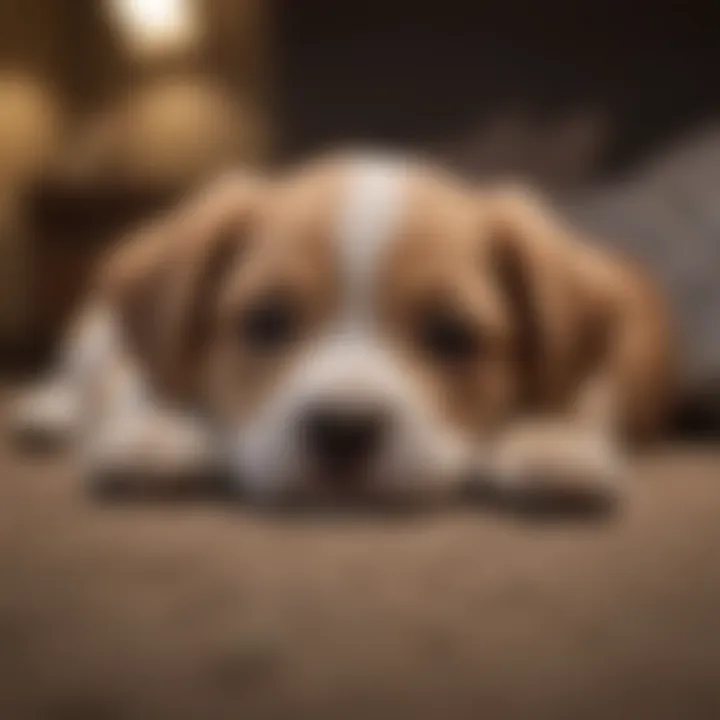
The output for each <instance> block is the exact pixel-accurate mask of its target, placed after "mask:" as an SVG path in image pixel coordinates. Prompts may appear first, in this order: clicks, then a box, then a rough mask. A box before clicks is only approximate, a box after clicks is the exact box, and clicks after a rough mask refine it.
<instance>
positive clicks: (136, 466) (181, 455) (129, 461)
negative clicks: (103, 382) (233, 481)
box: [84, 411, 219, 498]
mask: <svg viewBox="0 0 720 720" xmlns="http://www.w3.org/2000/svg"><path fill="white" fill-rule="evenodd" d="M213 449H214V448H213V443H212V440H211V438H210V436H209V434H208V433H207V431H206V430H205V428H202V427H200V426H199V424H197V423H194V422H192V421H190V420H189V419H187V418H177V417H173V416H170V415H165V414H163V413H160V412H150V411H148V412H147V413H143V414H142V415H140V416H138V417H132V418H131V417H125V418H116V419H115V420H114V421H112V422H111V423H109V424H108V425H107V426H105V427H103V428H102V429H100V431H99V432H97V433H96V434H95V435H94V436H93V438H92V440H91V441H90V442H89V443H88V445H87V447H86V448H85V453H84V460H85V477H86V483H87V485H88V486H89V488H90V490H91V491H93V492H94V493H96V494H98V495H100V496H103V497H112V498H119V497H125V498H129V497H139V498H151V497H159V498H169V497H176V496H179V495H183V496H185V495H192V496H195V495H200V494H205V493H206V492H208V491H209V489H210V486H211V485H213V487H214V482H215V480H216V479H217V477H218V473H219V468H217V467H216V465H217V461H216V455H215V453H214V452H213Z"/></svg>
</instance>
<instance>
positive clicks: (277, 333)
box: [107, 157, 571, 494]
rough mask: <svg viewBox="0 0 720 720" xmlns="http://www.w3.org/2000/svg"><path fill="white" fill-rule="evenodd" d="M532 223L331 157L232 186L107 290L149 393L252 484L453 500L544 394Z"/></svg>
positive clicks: (225, 184) (136, 253)
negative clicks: (157, 394)
mask: <svg viewBox="0 0 720 720" xmlns="http://www.w3.org/2000/svg"><path fill="white" fill-rule="evenodd" d="M534 215H537V213H534V211H533V210H532V208H531V207H530V206H529V205H528V203H526V202H525V201H524V200H522V199H520V200H518V199H517V198H511V199H510V200H508V198H507V197H492V196H490V195H486V196H482V195H478V193H476V192H474V191H473V190H471V189H469V188H467V187H465V186H463V185H462V184H460V183H458V182H456V181H454V180H452V179H450V178H447V177H445V176H443V175H442V174H441V173H439V172H438V171H436V170H434V169H429V168H425V167H419V166H415V165H413V164H411V163H408V162H405V161H402V160H385V159H375V158H365V157H360V158H357V157H352V158H336V159H333V160H331V161H329V162H323V163H320V164H318V165H314V166H312V167H305V168H302V169H300V170H299V171H297V172H294V173H291V174H288V175H285V176H283V177H282V178H281V179H275V180H272V181H269V180H259V179H255V178H248V177H244V176H236V177H229V178H226V179H224V180H223V181H221V182H220V183H219V184H218V185H217V186H215V187H213V188H210V189H209V190H208V191H206V192H205V193H204V194H203V195H202V196H201V197H199V198H198V199H196V200H195V201H194V202H192V203H189V205H187V206H185V207H184V208H183V209H182V210H180V211H179V212H177V213H175V214H174V215H173V216H172V217H169V218H165V219H163V220H162V221H161V222H160V223H159V224H158V225H157V227H156V228H154V229H152V230H151V231H149V234H148V236H147V237H143V238H140V239H138V240H137V241H136V242H135V243H133V245H132V246H131V247H129V248H127V249H125V250H123V252H122V253H121V254H120V255H119V256H118V257H117V258H116V259H115V260H114V261H113V262H111V263H110V266H109V275H108V276H107V277H108V278H109V279H108V280H107V284H108V286H109V287H111V288H112V292H113V293H114V302H115V304H116V306H117V307H118V308H119V312H120V313H121V321H122V325H123V327H124V329H125V331H126V333H127V337H128V341H129V342H130V343H131V346H132V349H133V351H134V353H135V355H136V356H137V357H138V358H139V359H140V360H141V362H142V364H143V366H144V368H145V370H146V372H147V373H148V374H149V376H150V378H151V382H152V384H153V385H154V386H155V387H157V388H159V389H161V390H162V392H164V393H165V394H166V395H167V396H168V397H172V398H174V399H176V400H179V401H182V402H187V403H190V404H192V405H194V406H196V407H200V408H202V409H203V411H204V412H205V413H206V414H207V415H208V417H209V418H210V419H211V421H212V422H214V423H215V424H216V426H217V428H218V431H219V433H221V434H222V436H223V438H224V440H225V443H226V449H227V451H228V453H229V455H230V457H231V459H232V462H233V464H234V466H235V468H236V470H237V474H238V478H239V480H240V481H241V482H242V483H243V484H244V485H245V487H247V488H250V489H253V490H255V491H257V492H261V493H267V494H275V493H278V492H284V491H286V490H303V489H305V490H307V489H325V490H332V491H335V492H342V493H346V494H355V493H358V494H365V493H371V494H374V493H377V494H384V493H389V494H394V493H399V494H403V493H406V492H408V491H410V492H414V491H416V490H422V491H428V490H431V491H434V490H440V489H447V488H450V487H452V486H453V485H455V484H456V483H457V482H458V481H460V480H462V479H463V476H464V474H465V473H466V472H468V471H470V470H471V469H472V466H473V464H474V463H475V462H476V461H477V460H478V459H479V458H478V457H477V454H478V452H479V448H480V447H481V446H482V441H483V440H484V439H486V438H488V437H489V436H490V435H491V434H492V433H493V431H494V430H495V429H496V428H497V427H498V426H499V424H500V423H502V421H503V420H504V419H505V418H506V417H507V416H508V415H509V414H510V413H512V412H513V411H514V409H515V408H517V406H518V404H519V403H521V402H526V401H529V400H530V399H531V398H532V397H533V396H536V395H537V393H538V392H543V391H544V390H546V389H547V386H548V385H551V384H552V378H551V377H549V376H547V373H545V371H544V370H543V368H549V367H554V366H555V363H554V362H553V360H552V358H550V357H549V354H548V353H549V349H550V347H551V346H552V347H555V346H556V345H557V346H561V345H562V338H557V340H556V341H553V342H552V343H550V344H548V343H545V341H544V338H545V336H546V335H547V334H548V333H550V334H552V326H553V325H554V324H557V315H558V313H560V314H562V313H563V312H567V307H566V305H567V304H563V303H562V302H559V298H558V293H560V292H562V288H563V287H564V286H565V284H566V283H565V281H564V278H561V277H559V276H557V277H553V270H552V269H545V265H546V264H547V263H545V258H543V257H536V255H537V253H535V254H534V251H533V250H532V247H534V246H535V244H534V238H531V236H532V235H534V234H537V233H538V232H540V233H542V231H543V217H542V214H540V215H538V216H537V217H535V216H534ZM545 230H546V234H547V235H549V236H550V235H554V228H549V227H548V228H546V229H545ZM541 244H542V243H541ZM549 245H552V242H550V243H549ZM545 252H547V251H545ZM558 252H561V251H560V250H558ZM550 265H552V263H550ZM548 273H549V274H548ZM570 305H571V304H570ZM556 334H557V333H556Z"/></svg>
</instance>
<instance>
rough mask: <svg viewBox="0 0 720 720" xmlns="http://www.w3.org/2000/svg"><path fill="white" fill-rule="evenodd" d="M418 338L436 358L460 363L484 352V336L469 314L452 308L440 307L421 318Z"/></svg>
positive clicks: (425, 352)
mask: <svg viewBox="0 0 720 720" xmlns="http://www.w3.org/2000/svg"><path fill="white" fill-rule="evenodd" d="M417 342H418V345H419V347H420V349H421V350H422V352H423V353H424V354H425V355H426V356H428V357H429V358H431V359H432V360H433V361H435V362H438V363H442V364H447V365H456V364H459V363H464V362H467V361H468V360H473V359H475V358H476V357H478V355H479V354H480V353H481V352H482V346H483V343H482V338H481V336H480V333H479V331H478V330H477V328H476V327H475V326H474V325H473V324H472V323H471V322H470V321H469V320H467V319H466V318H464V317H462V316H461V315H459V314H458V313H455V312H453V311H451V310H441V309H436V310H433V311H431V312H429V313H427V314H426V315H425V316H424V317H423V318H422V320H421V322H420V324H419V328H418V332H417Z"/></svg>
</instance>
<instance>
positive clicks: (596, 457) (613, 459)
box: [493, 421, 625, 512]
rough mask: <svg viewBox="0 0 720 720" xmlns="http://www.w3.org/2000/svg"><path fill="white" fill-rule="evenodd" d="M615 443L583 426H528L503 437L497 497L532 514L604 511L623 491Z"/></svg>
mask: <svg viewBox="0 0 720 720" xmlns="http://www.w3.org/2000/svg"><path fill="white" fill-rule="evenodd" d="M624 474H625V467H624V462H623V459H622V455H621V452H620V450H619V448H618V446H617V444H616V443H615V442H614V441H613V440H612V439H611V438H610V437H608V436H607V435H605V434H602V433H600V432H598V431H596V430H593V429H590V428H588V427H586V426H584V425H582V424H578V425H577V426H575V425H572V424H571V423H567V422H553V421H547V422H542V421H537V422H528V423H526V424H523V425H521V426H517V427H515V428H513V429H512V430H511V431H510V432H509V433H508V434H507V435H506V436H505V437H504V438H502V439H501V441H500V443H499V445H498V447H497V454H496V457H495V463H494V471H493V476H494V484H495V488H496V489H497V496H498V497H499V498H500V499H501V500H502V501H503V502H506V503H509V504H510V505H512V506H513V507H515V508H518V509H522V510H530V511H536V510H537V511H541V512H545V511H550V512H554V511H565V510H571V511H576V510H577V511H582V510H589V511H594V510H604V509H609V508H611V507H613V506H614V505H615V504H616V502H617V501H618V500H619V498H620V495H621V494H622V490H623V477H624Z"/></svg>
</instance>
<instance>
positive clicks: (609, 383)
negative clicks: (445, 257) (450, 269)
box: [486, 190, 676, 437]
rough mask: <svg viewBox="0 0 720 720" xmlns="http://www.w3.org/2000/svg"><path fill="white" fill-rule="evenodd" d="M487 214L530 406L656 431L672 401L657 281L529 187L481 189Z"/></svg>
mask: <svg viewBox="0 0 720 720" xmlns="http://www.w3.org/2000/svg"><path fill="white" fill-rule="evenodd" d="M486 221H487V223H488V227H489V237H490V243H491V249H492V251H493V255H494V258H495V261H496V263H497V272H498V274H499V277H500V279H501V284H502V286H503V287H504V288H505V292H506V294H507V297H508V300H509V302H510V306H511V308H512V314H513V315H514V317H515V326H516V328H517V330H518V332H517V339H518V354H517V357H518V360H519V363H520V368H519V370H520V373H519V375H520V377H522V378H524V379H525V382H524V384H525V388H524V390H525V398H526V400H527V401H528V404H530V405H534V406H535V409H542V410H544V411H547V410H552V409H557V410H564V411H569V412H570V413H571V414H572V415H573V417H575V418H576V419H577V420H581V421H583V422H591V423H593V424H595V425H596V426H605V427H606V428H607V427H609V426H615V427H616V428H622V430H623V431H627V432H629V433H631V434H632V435H634V436H636V437H637V436H642V435H649V434H652V433H654V432H656V431H657V430H658V429H659V428H660V427H661V426H662V424H663V422H664V421H665V420H666V418H667V416H668V413H669V410H670V409H671V407H672V401H673V396H674V391H675V382H676V358H675V351H674V348H675V347H676V342H675V335H676V333H675V328H674V321H673V319H672V315H671V313H670V311H669V309H668V307H667V305H666V303H665V300H664V293H663V292H661V291H660V290H659V288H658V287H657V286H656V284H655V282H654V280H652V279H651V278H649V277H648V276H647V275H646V274H645V273H644V272H643V271H642V270H641V269H640V268H638V267H637V266H635V264H634V263H632V262H630V261H629V260H628V259H627V258H624V257H621V256H618V255H617V254H615V253H612V252H611V251H610V250H608V249H606V248H603V247H601V246H599V245H598V244H597V243H592V242H587V241H585V240H584V238H583V237H582V234H581V233H580V232H578V231H576V230H573V229H571V228H570V227H569V226H568V225H566V224H565V223H564V222H563V221H562V219H561V218H559V217H558V216H557V215H556V214H555V213H554V212H553V211H552V210H551V209H550V207H549V206H548V205H546V204H544V203H543V202H542V201H540V200H538V199H537V197H535V196H534V195H532V194H531V193H528V192H525V191H518V190H510V191H500V192H497V193H495V194H493V195H489V196H487V197H486Z"/></svg>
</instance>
